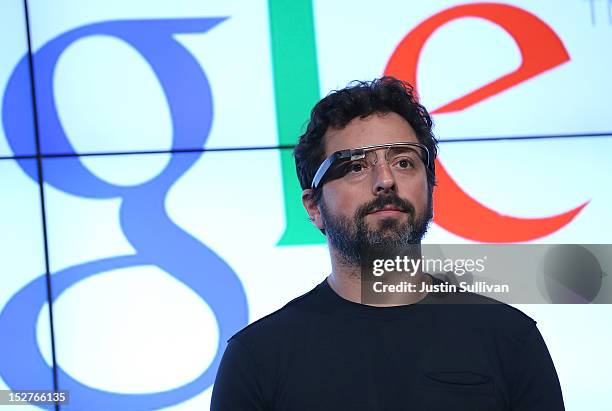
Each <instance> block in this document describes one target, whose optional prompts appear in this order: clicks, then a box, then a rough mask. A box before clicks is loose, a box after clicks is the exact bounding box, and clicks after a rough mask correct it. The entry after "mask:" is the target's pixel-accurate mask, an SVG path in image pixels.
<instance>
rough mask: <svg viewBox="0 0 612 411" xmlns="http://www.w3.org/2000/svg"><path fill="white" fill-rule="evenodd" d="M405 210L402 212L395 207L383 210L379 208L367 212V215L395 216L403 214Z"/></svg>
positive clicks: (387, 207)
mask: <svg viewBox="0 0 612 411" xmlns="http://www.w3.org/2000/svg"><path fill="white" fill-rule="evenodd" d="M405 213H406V210H403V209H401V208H399V207H396V206H385V207H383V208H379V209H376V210H373V211H371V212H369V213H368V214H372V215H378V216H397V215H401V214H405Z"/></svg>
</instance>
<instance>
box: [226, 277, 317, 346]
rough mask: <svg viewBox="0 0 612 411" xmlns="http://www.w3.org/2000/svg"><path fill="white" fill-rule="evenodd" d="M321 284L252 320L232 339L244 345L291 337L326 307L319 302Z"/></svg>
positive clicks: (266, 343) (267, 342)
mask: <svg viewBox="0 0 612 411" xmlns="http://www.w3.org/2000/svg"><path fill="white" fill-rule="evenodd" d="M319 288H320V286H317V287H315V288H314V289H312V290H310V291H308V292H307V293H305V294H303V295H300V296H299V297H296V298H294V299H293V300H291V301H289V302H288V303H287V304H285V305H284V306H283V307H282V308H280V309H278V310H276V311H274V312H272V313H270V314H268V315H266V316H264V317H262V318H260V319H258V320H256V321H254V322H252V323H251V324H249V325H247V326H246V327H244V328H243V329H242V330H240V331H238V332H237V333H236V334H234V335H233V336H232V337H231V338H230V340H232V339H234V340H238V341H239V342H241V343H242V344H243V345H247V346H250V345H253V344H257V345H269V343H273V342H274V341H277V340H278V339H279V338H287V337H290V336H291V334H293V333H295V331H296V330H297V329H299V328H301V327H303V326H304V325H305V324H306V323H308V322H309V320H312V319H313V318H316V316H317V315H318V314H319V315H320V314H322V312H323V310H324V308H323V307H322V306H321V305H320V304H319V303H318V293H319Z"/></svg>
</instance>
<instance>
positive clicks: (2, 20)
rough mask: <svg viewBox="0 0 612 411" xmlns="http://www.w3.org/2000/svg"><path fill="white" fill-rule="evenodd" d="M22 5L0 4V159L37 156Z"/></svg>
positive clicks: (19, 0)
mask: <svg viewBox="0 0 612 411" xmlns="http://www.w3.org/2000/svg"><path fill="white" fill-rule="evenodd" d="M23 4H24V2H23V1H22V0H6V1H2V2H1V4H0V27H2V36H0V50H2V56H1V57H0V119H1V120H0V124H1V126H0V157H12V156H31V155H34V154H36V145H35V138H34V121H33V119H34V117H33V115H32V89H31V86H30V84H31V82H30V66H29V61H28V38H27V29H26V19H25V12H24V6H23Z"/></svg>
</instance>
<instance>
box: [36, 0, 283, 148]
mask: <svg viewBox="0 0 612 411" xmlns="http://www.w3.org/2000/svg"><path fill="white" fill-rule="evenodd" d="M73 6H74V2H73V1H69V0H62V1H58V2H54V3H53V4H51V3H48V2H45V1H31V2H30V16H31V21H32V42H33V49H34V50H35V53H34V65H35V68H36V86H37V101H38V104H39V116H40V119H41V129H40V134H41V150H42V152H43V153H45V154H48V153H54V154H57V153H60V154H64V153H73V152H77V153H100V152H109V151H111V152H119V153H122V152H134V151H136V152H142V151H159V150H170V149H174V150H191V149H201V148H203V147H205V146H206V147H208V148H215V147H253V146H275V145H277V141H276V123H275V115H274V100H273V85H272V68H271V63H270V55H269V38H268V20H267V7H266V2H265V1H262V0H259V1H255V2H253V1H235V2H229V3H227V4H225V2H180V3H173V4H170V3H166V2H146V3H143V2H135V3H129V4H128V3H125V2H120V3H116V2H115V3H109V2H105V1H104V2H90V4H88V7H87V10H84V9H83V8H79V7H73ZM238 118H239V119H240V121H236V120H237V119H238Z"/></svg>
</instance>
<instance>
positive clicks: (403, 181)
mask: <svg viewBox="0 0 612 411" xmlns="http://www.w3.org/2000/svg"><path fill="white" fill-rule="evenodd" d="M406 141H408V142H415V143H418V139H417V137H416V133H415V132H414V130H413V129H412V127H411V126H410V124H409V123H408V122H407V121H406V120H404V119H403V118H402V117H400V116H399V115H398V114H396V113H389V114H385V115H381V114H374V115H371V116H369V117H366V118H363V119H362V118H355V119H353V120H352V121H351V122H350V123H349V124H348V125H347V126H346V127H345V128H343V129H340V130H328V132H327V133H326V134H325V137H324V143H325V155H326V156H329V155H330V154H332V153H333V152H335V151H338V150H344V149H348V148H356V147H364V146H369V145H374V144H385V143H395V142H406ZM376 155H377V156H378V159H379V160H378V162H377V164H376V166H375V167H373V168H372V169H371V171H370V172H369V173H368V175H367V177H366V178H363V179H357V180H355V179H351V178H338V179H334V180H331V181H328V182H327V183H325V184H324V185H323V187H322V190H323V196H322V199H321V203H320V205H319V211H320V223H321V224H322V227H320V228H324V229H325V233H326V235H327V237H328V238H329V241H330V243H331V245H332V246H333V247H334V248H335V249H336V250H337V251H338V252H339V254H340V256H342V257H343V258H344V259H345V260H346V262H348V263H350V264H359V263H360V259H361V258H362V257H363V253H368V254H370V255H372V254H375V255H381V254H388V253H399V252H401V250H404V249H406V248H407V247H408V246H409V245H411V244H418V243H420V241H421V238H422V237H423V235H424V234H425V232H426V231H427V226H428V224H429V221H430V220H431V217H432V205H431V199H430V198H429V196H428V187H427V173H426V167H425V165H424V163H421V164H419V167H418V168H417V170H415V172H414V173H413V174H410V175H406V174H404V173H398V172H397V171H396V170H393V167H392V166H390V165H388V164H387V163H386V161H385V159H384V155H385V150H384V149H381V150H378V151H377V152H376Z"/></svg>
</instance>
